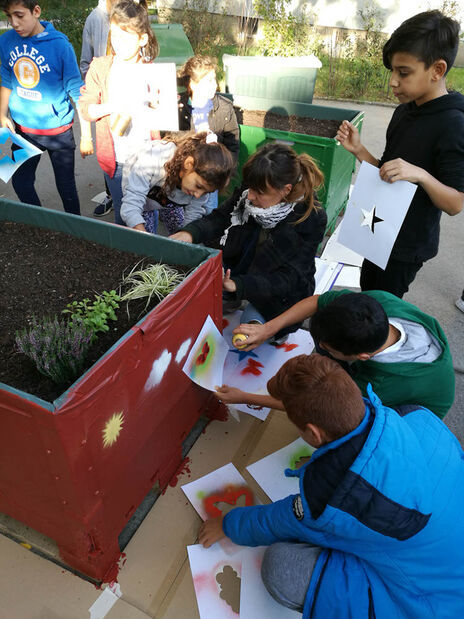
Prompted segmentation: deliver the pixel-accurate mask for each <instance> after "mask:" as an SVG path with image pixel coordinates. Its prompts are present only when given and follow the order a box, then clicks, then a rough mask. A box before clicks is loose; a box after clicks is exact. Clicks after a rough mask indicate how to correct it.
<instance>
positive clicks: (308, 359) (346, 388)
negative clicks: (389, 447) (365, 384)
mask: <svg viewBox="0 0 464 619" xmlns="http://www.w3.org/2000/svg"><path fill="white" fill-rule="evenodd" d="M267 389H268V391H269V393H270V394H271V396H272V397H274V398H277V399H278V400H280V401H281V402H282V403H283V405H284V407H285V410H286V412H287V415H288V418H289V419H290V421H292V422H293V423H294V424H295V425H296V426H297V427H298V428H300V429H301V430H304V429H305V427H306V424H308V423H312V424H314V425H316V426H317V427H318V428H320V429H321V430H324V432H325V433H326V434H327V436H328V437H329V438H330V440H335V439H337V438H340V437H341V436H345V435H346V434H349V433H350V432H352V431H353V430H354V429H355V428H356V427H357V426H358V425H359V424H360V423H361V421H362V419H363V417H364V413H365V405H364V401H363V398H362V394H361V391H360V389H359V387H358V385H357V384H356V383H355V382H354V381H353V379H352V378H351V376H350V375H349V374H348V373H347V372H345V370H344V369H343V368H342V367H341V366H340V365H339V364H338V363H337V362H336V361H334V360H333V359H329V357H323V356H322V355H318V354H316V353H313V354H312V355H298V356H297V357H293V359H289V360H288V361H287V362H286V363H284V365H283V366H282V367H281V368H280V370H279V371H278V372H277V374H276V375H275V376H273V377H272V378H271V379H270V380H269V381H268V383H267Z"/></svg>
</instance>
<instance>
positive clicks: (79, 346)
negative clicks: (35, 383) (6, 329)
mask: <svg viewBox="0 0 464 619" xmlns="http://www.w3.org/2000/svg"><path fill="white" fill-rule="evenodd" d="M91 339H92V333H91V332H90V331H89V329H88V328H87V327H86V325H85V324H84V322H83V321H82V320H78V319H76V320H74V321H73V322H71V321H68V320H64V319H59V318H58V317H57V316H54V317H53V318H43V319H42V320H40V321H39V320H38V319H37V318H36V317H35V316H34V317H33V318H32V321H31V326H30V327H29V328H28V329H27V328H26V329H23V330H21V331H17V332H16V335H15V341H16V349H17V351H18V352H20V353H22V354H24V355H26V356H27V357H29V358H30V359H31V360H32V361H33V362H34V363H35V366H36V368H37V370H38V371H39V372H40V373H41V374H43V375H44V376H48V377H49V378H51V379H52V380H53V381H54V382H55V383H57V384H64V383H66V382H69V381H71V380H73V379H75V378H76V377H77V376H79V375H80V374H81V372H82V369H83V367H84V362H85V357H86V355H87V352H88V350H89V348H90V344H91Z"/></svg>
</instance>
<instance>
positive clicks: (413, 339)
mask: <svg viewBox="0 0 464 619" xmlns="http://www.w3.org/2000/svg"><path fill="white" fill-rule="evenodd" d="M309 317H311V325H310V331H311V335H312V337H313V339H314V341H315V343H316V347H319V349H322V350H324V351H326V353H328V354H329V355H330V356H331V357H333V358H334V359H337V360H338V361H341V362H345V365H346V367H347V369H348V371H349V372H350V373H351V374H352V376H353V379H354V381H355V382H356V383H357V384H358V386H359V387H360V389H361V391H362V392H363V395H365V394H366V389H367V385H368V384H369V383H371V385H372V388H373V390H374V392H375V393H377V394H378V395H379V397H380V398H381V400H382V401H383V402H384V404H385V405H386V406H390V407H395V406H398V405H401V404H419V405H421V406H424V407H426V408H428V409H430V410H432V411H433V412H434V413H435V414H436V415H437V416H438V417H440V418H443V417H444V416H445V415H446V413H447V412H448V410H449V409H450V408H451V405H452V404H453V401H454V370H453V361H452V358H451V353H450V350H449V346H448V342H447V339H446V336H445V334H444V332H443V329H442V328H441V326H440V324H439V323H438V321H437V320H436V319H435V318H433V317H432V316H429V315H428V314H425V313H424V312H422V311H421V310H420V309H419V308H417V307H416V306H414V305H412V304H411V303H408V302H407V301H403V300H402V299H399V298H398V297H396V296H395V295H392V294H390V293H389V292H384V291H379V290H370V291H367V292H363V293H357V292H350V291H348V290H340V291H336V292H333V291H330V292H326V293H324V294H322V295H320V296H319V295H314V296H312V297H308V298H306V299H303V300H302V301H300V302H299V303H296V304H295V305H293V306H292V307H291V308H290V309H289V310H287V311H286V312H284V313H283V314H280V315H279V316H277V317H276V318H274V319H273V320H270V321H269V322H267V323H265V324H263V325H259V324H243V325H239V326H238V327H237V328H236V329H235V331H234V332H235V333H243V334H245V335H246V336H247V347H246V348H242V349H241V350H252V349H253V348H256V346H259V344H261V343H262V342H264V341H265V340H267V339H269V338H270V337H272V336H273V335H274V334H275V333H277V332H278V331H280V329H282V328H283V327H284V326H287V325H291V324H295V323H297V322H300V321H302V320H304V319H305V318H309ZM217 397H218V398H219V399H220V400H222V401H223V402H226V403H246V404H255V405H260V406H269V407H271V408H283V405H282V403H281V402H278V401H277V400H275V399H274V398H271V396H264V395H256V394H249V393H245V392H243V391H241V390H239V389H235V388H231V387H228V386H226V385H224V386H222V387H221V388H219V389H218V393H217Z"/></svg>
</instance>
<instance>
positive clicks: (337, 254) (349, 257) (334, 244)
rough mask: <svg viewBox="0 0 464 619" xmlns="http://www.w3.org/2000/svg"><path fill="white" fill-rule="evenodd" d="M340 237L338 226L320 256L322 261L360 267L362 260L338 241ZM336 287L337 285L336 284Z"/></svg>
mask: <svg viewBox="0 0 464 619" xmlns="http://www.w3.org/2000/svg"><path fill="white" fill-rule="evenodd" d="M339 235H340V224H339V225H338V226H337V227H336V229H335V231H334V233H333V234H332V236H331V237H330V238H329V240H328V241H327V244H326V246H325V247H324V251H323V252H322V254H321V259H322V260H328V261H335V262H341V263H342V264H347V265H351V266H356V267H360V266H361V265H362V261H363V260H364V258H363V257H362V256H360V255H359V254H357V253H356V252H354V251H351V249H348V248H347V247H345V246H344V245H342V244H341V243H339V241H338V237H339ZM337 285H338V284H337Z"/></svg>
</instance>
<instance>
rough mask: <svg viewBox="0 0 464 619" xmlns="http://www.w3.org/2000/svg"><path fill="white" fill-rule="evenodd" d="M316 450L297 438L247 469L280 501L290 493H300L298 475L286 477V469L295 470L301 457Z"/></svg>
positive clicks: (270, 496) (265, 490) (262, 486)
mask: <svg viewBox="0 0 464 619" xmlns="http://www.w3.org/2000/svg"><path fill="white" fill-rule="evenodd" d="M313 452H314V447H311V445H308V443H306V442H305V441H304V440H303V439H302V438H298V439H296V441H293V443H290V445H287V446H286V447H283V448H282V449H279V450H278V451H275V452H274V453H272V454H270V455H269V456H266V457H265V458H262V459H261V460H258V461H257V462H255V463H254V464H250V466H247V471H248V472H249V473H250V475H251V476H252V477H253V478H254V479H255V480H256V481H257V482H258V484H259V485H260V486H261V488H262V489H263V490H264V492H265V493H266V494H267V496H268V497H269V498H270V499H271V501H273V502H275V501H279V500H280V499H284V498H285V497H287V496H289V495H290V494H298V493H299V479H298V477H286V476H285V473H284V471H285V469H293V470H295V469H296V468H299V467H298V463H299V461H300V459H301V458H306V457H308V456H310V455H311V454H312V453H313Z"/></svg>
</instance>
